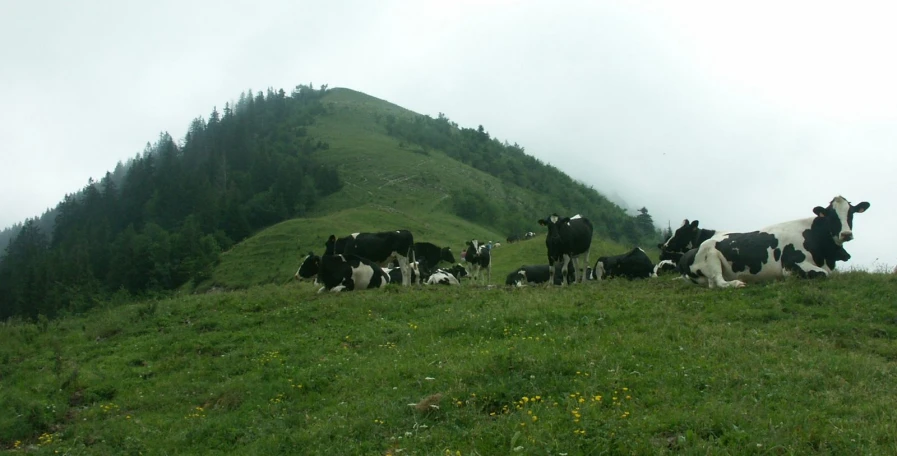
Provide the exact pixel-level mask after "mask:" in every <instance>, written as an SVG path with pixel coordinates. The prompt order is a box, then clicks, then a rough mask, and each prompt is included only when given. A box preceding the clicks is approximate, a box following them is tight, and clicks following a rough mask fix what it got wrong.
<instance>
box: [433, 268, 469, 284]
mask: <svg viewBox="0 0 897 456" xmlns="http://www.w3.org/2000/svg"><path fill="white" fill-rule="evenodd" d="M437 284H439V285H461V282H460V281H458V278H457V277H455V276H454V275H453V274H452V273H451V272H449V271H447V270H445V269H437V270H436V271H434V272H433V273H432V274H430V277H428V278H427V285H437Z"/></svg>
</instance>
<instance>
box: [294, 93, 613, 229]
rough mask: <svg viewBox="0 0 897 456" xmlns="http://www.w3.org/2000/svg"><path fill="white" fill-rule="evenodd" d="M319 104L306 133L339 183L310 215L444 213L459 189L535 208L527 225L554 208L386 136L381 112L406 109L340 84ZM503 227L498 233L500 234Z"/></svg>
mask: <svg viewBox="0 0 897 456" xmlns="http://www.w3.org/2000/svg"><path fill="white" fill-rule="evenodd" d="M323 103H324V104H325V105H326V106H327V107H328V112H327V114H324V115H322V117H321V118H320V119H318V121H317V123H316V124H315V125H313V126H312V127H310V128H309V134H310V135H311V136H312V137H314V138H316V139H320V140H322V141H325V142H327V143H328V144H329V145H330V147H329V149H327V150H323V151H318V152H316V159H318V160H320V161H321V162H322V163H327V164H331V165H334V166H336V167H337V168H338V169H339V173H340V177H341V178H342V179H343V180H344V182H345V185H344V187H343V189H342V190H340V191H338V192H336V193H335V194H333V195H330V196H329V197H327V198H325V199H324V201H323V202H322V203H321V204H319V205H318V209H317V211H316V212H315V214H313V215H316V216H321V215H325V214H329V213H331V212H335V211H341V210H344V209H348V208H354V207H360V206H376V207H384V208H392V209H397V210H399V211H405V212H408V211H411V212H415V213H418V214H426V213H431V212H435V213H440V212H449V208H450V204H451V199H450V195H451V193H452V191H454V190H459V189H469V190H473V191H477V192H481V193H482V194H485V195H489V197H490V199H491V200H492V201H494V202H497V203H499V204H501V205H502V207H506V206H511V207H515V208H517V210H518V211H520V212H521V213H533V214H535V216H534V217H533V226H532V227H531V229H532V230H535V228H536V224H535V221H536V219H538V218H541V217H545V216H547V215H548V214H549V213H550V211H556V210H559V209H558V208H556V207H555V206H553V205H552V204H551V203H550V202H549V201H550V200H549V198H546V197H545V196H543V195H541V194H539V193H536V192H533V191H531V190H529V189H523V188H520V187H518V186H516V185H514V184H505V183H503V182H502V181H501V179H499V178H496V177H494V176H491V175H489V174H487V173H484V172H482V171H479V170H477V169H475V168H472V167H470V166H468V165H466V164H464V163H461V162H459V161H457V160H455V159H452V158H450V157H448V156H446V155H445V154H444V153H442V152H441V151H438V150H429V151H422V150H421V149H420V147H419V146H417V145H413V144H405V145H403V144H402V142H401V141H399V140H397V139H396V138H393V137H390V136H389V135H387V133H386V129H385V127H384V125H383V123H382V120H379V119H384V118H385V117H386V116H388V115H394V116H397V117H399V116H412V115H414V113H412V112H411V111H408V110H406V109H404V108H401V107H399V106H396V105H394V104H391V103H389V102H386V101H384V100H380V99H378V98H375V97H372V96H370V95H366V94H364V93H361V92H356V91H354V90H350V89H344V88H338V89H332V90H330V91H329V92H328V93H327V95H326V96H325V97H324V99H323ZM571 215H572V214H571ZM583 215H585V216H592V217H597V216H598V214H583ZM508 234H509V233H504V236H502V239H504V238H505V237H506V236H507V235H508Z"/></svg>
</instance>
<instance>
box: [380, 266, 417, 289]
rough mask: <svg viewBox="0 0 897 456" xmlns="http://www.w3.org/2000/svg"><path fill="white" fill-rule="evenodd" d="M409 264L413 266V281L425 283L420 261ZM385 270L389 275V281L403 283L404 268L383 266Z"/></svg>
mask: <svg viewBox="0 0 897 456" xmlns="http://www.w3.org/2000/svg"><path fill="white" fill-rule="evenodd" d="M408 266H409V267H410V268H411V283H417V284H420V283H423V280H424V277H423V273H422V272H421V270H420V263H419V262H414V263H409V264H408ZM383 272H385V273H386V275H387V276H389V283H396V284H401V283H402V269H401V268H400V267H399V266H395V267H388V268H383Z"/></svg>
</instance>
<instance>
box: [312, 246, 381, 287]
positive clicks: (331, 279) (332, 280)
mask: <svg viewBox="0 0 897 456" xmlns="http://www.w3.org/2000/svg"><path fill="white" fill-rule="evenodd" d="M311 277H316V283H319V284H322V285H323V287H321V289H319V290H318V293H320V292H322V291H324V290H330V291H334V292H338V291H342V290H347V291H351V290H355V289H359V290H361V289H366V288H381V287H383V286H384V285H386V284H387V283H389V276H387V275H386V273H385V272H383V269H381V268H380V266H378V265H376V264H374V263H373V262H371V261H369V260H367V259H366V258H361V257H359V256H357V255H324V256H320V257H319V256H317V255H314V254H312V253H309V255H308V256H307V257H305V259H303V260H302V264H301V265H300V266H299V270H297V271H296V278H297V279H299V278H305V279H308V278H311Z"/></svg>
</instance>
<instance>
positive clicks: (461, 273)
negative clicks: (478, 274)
mask: <svg viewBox="0 0 897 456" xmlns="http://www.w3.org/2000/svg"><path fill="white" fill-rule="evenodd" d="M442 270H443V271H446V272H448V273H449V274H451V275H453V276H455V278H456V279H458V280H459V281H460V280H461V279H463V278H464V277H467V276H468V274H467V268H465V267H464V266H462V265H460V264H456V265H454V266H452V267H450V268H448V269H442Z"/></svg>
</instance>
